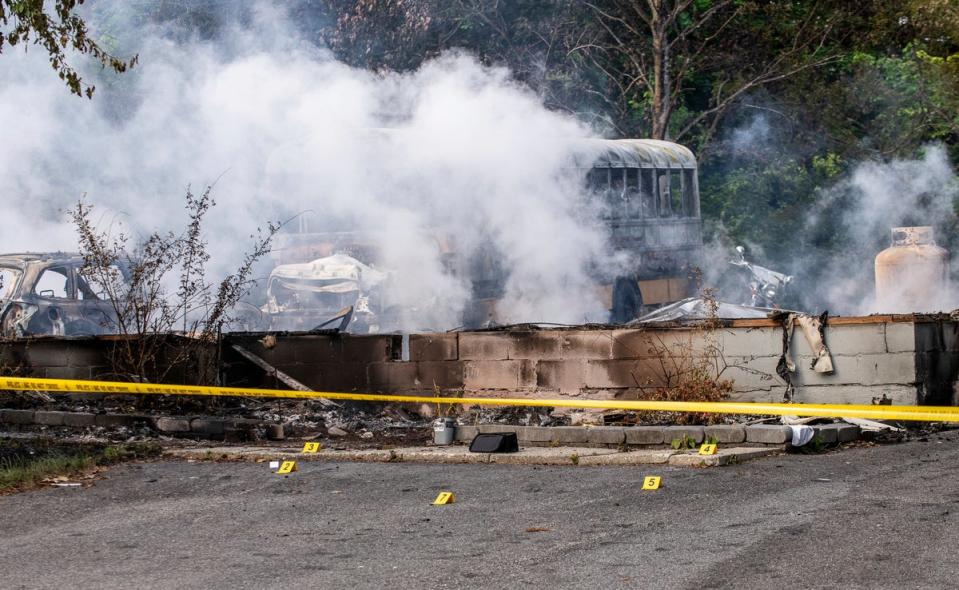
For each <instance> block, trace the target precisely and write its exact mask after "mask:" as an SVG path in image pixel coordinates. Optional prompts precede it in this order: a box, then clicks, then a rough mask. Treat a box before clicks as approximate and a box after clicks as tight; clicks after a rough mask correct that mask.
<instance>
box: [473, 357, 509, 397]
mask: <svg viewBox="0 0 959 590" xmlns="http://www.w3.org/2000/svg"><path fill="white" fill-rule="evenodd" d="M521 368H522V361H467V362H466V366H465V367H464V370H463V387H464V388H465V389H468V390H470V391H477V390H482V389H518V388H519V387H521V385H520V384H521V383H522V381H521V373H520V371H521Z"/></svg>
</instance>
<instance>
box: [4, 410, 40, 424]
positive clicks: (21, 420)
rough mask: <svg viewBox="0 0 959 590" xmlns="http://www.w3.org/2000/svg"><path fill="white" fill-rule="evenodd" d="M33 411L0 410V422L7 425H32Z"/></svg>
mask: <svg viewBox="0 0 959 590" xmlns="http://www.w3.org/2000/svg"><path fill="white" fill-rule="evenodd" d="M35 413H36V412H34V411H33V410H0V422H5V423H7V424H33V422H34V414H35Z"/></svg>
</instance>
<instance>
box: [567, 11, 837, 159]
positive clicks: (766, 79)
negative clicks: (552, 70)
mask: <svg viewBox="0 0 959 590" xmlns="http://www.w3.org/2000/svg"><path fill="white" fill-rule="evenodd" d="M586 4H587V5H588V6H589V7H590V8H591V9H592V11H593V13H594V15H595V22H596V24H597V25H598V29H597V35H596V36H595V37H594V38H593V39H591V40H589V41H587V42H585V43H584V44H582V45H581V46H580V47H579V48H577V49H578V50H579V51H583V52H584V53H586V54H587V55H588V56H590V58H591V59H592V60H593V62H594V63H595V64H597V66H598V67H600V68H601V69H602V70H603V71H605V72H606V74H607V76H608V78H609V79H610V81H611V83H612V84H613V85H614V87H615V88H616V91H617V94H618V95H619V96H620V100H621V106H622V113H621V116H620V118H621V119H622V120H624V121H627V122H628V121H629V120H630V116H631V114H633V113H635V118H636V119H638V121H636V123H638V124H635V123H634V125H635V126H636V127H644V128H645V129H643V131H644V132H645V133H643V134H644V135H648V136H649V137H652V138H654V139H674V140H686V141H689V139H690V136H691V135H693V134H694V133H698V137H697V138H696V139H697V140H698V142H697V143H698V144H699V146H700V147H702V146H703V145H705V144H706V143H708V142H709V140H710V139H711V138H712V136H713V134H714V133H715V131H716V127H717V125H718V124H719V122H720V121H721V119H722V117H723V115H724V114H725V113H726V111H727V110H728V109H729V108H730V107H731V106H732V105H733V104H735V103H736V102H737V101H738V100H739V99H741V98H742V97H743V96H745V95H746V94H747V93H749V92H751V91H755V90H758V89H760V88H762V87H764V86H766V85H769V84H772V83H774V82H778V81H781V80H785V79H787V78H789V77H791V76H794V75H796V74H797V73H799V72H802V71H804V70H807V69H810V68H816V67H819V66H822V65H823V64H826V63H829V62H830V61H833V60H835V59H836V58H837V54H836V53H835V52H834V51H832V50H830V48H829V47H828V46H827V41H828V40H829V38H830V35H831V33H832V31H833V23H835V22H837V21H838V20H839V18H840V17H841V11H840V10H836V9H831V10H824V9H822V8H821V6H820V4H819V3H812V4H810V3H803V2H786V3H777V2H737V1H734V0H606V1H600V0H596V1H595V2H586ZM697 95H699V96H700V97H702V100H701V101H700V102H701V104H698V105H696V104H692V103H691V102H690V101H691V100H695V98H696V96H697ZM680 113H681V114H682V116H681V117H677V115H678V114H680ZM623 131H625V132H627V133H635V131H636V130H635V129H624V130H623Z"/></svg>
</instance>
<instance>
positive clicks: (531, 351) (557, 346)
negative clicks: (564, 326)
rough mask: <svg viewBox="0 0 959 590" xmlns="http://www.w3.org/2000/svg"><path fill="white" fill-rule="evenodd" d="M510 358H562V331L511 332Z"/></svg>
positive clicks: (508, 352)
mask: <svg viewBox="0 0 959 590" xmlns="http://www.w3.org/2000/svg"><path fill="white" fill-rule="evenodd" d="M509 338H510V341H509V349H508V351H507V354H508V355H509V358H510V359H526V360H557V359H561V358H563V337H562V333H561V332H559V331H556V330H548V331H531V332H511V333H510V334H509Z"/></svg>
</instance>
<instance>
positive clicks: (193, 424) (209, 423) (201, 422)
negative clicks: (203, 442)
mask: <svg viewBox="0 0 959 590" xmlns="http://www.w3.org/2000/svg"><path fill="white" fill-rule="evenodd" d="M223 426H224V424H223V420H210V419H208V418H194V419H193V420H191V421H190V430H191V431H192V432H195V433H197V434H204V435H208V436H216V435H220V434H223Z"/></svg>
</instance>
